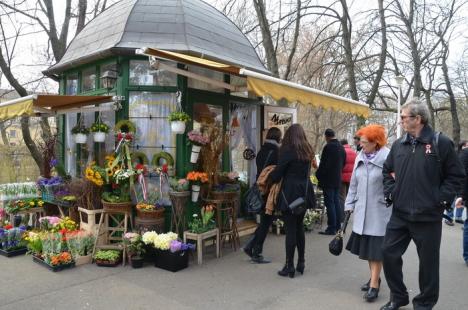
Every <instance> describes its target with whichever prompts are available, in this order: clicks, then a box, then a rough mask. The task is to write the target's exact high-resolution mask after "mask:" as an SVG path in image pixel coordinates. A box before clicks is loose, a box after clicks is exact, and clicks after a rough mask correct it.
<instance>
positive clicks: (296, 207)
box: [281, 165, 310, 215]
mask: <svg viewBox="0 0 468 310" xmlns="http://www.w3.org/2000/svg"><path fill="white" fill-rule="evenodd" d="M307 171H308V172H307V179H306V188H305V195H304V197H299V198H296V199H295V200H294V201H293V202H291V203H288V200H287V199H286V196H285V195H284V192H283V190H281V195H283V199H284V201H286V205H287V206H288V208H289V210H290V211H291V212H292V214H294V215H301V214H304V213H305V212H306V211H307V205H306V199H307V192H308V191H309V178H310V175H309V173H310V165H309V166H308V169H307Z"/></svg>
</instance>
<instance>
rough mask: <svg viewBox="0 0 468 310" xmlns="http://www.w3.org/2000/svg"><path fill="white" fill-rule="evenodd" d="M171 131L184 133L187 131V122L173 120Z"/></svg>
mask: <svg viewBox="0 0 468 310" xmlns="http://www.w3.org/2000/svg"><path fill="white" fill-rule="evenodd" d="M171 131H172V132H173V133H175V134H182V133H184V132H185V122H182V121H172V122H171Z"/></svg>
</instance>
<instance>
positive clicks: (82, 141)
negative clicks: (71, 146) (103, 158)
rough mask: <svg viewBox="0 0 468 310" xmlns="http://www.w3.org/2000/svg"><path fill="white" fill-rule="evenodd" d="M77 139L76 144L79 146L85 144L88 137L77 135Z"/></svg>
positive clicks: (81, 134)
mask: <svg viewBox="0 0 468 310" xmlns="http://www.w3.org/2000/svg"><path fill="white" fill-rule="evenodd" d="M74 136H75V137H74V138H75V142H76V143H78V144H85V143H86V140H87V138H88V136H86V135H85V134H83V133H77V134H75V135H74Z"/></svg>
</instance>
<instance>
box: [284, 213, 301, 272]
mask: <svg viewBox="0 0 468 310" xmlns="http://www.w3.org/2000/svg"><path fill="white" fill-rule="evenodd" d="M304 215H305V213H303V214H301V215H294V214H292V213H289V212H288V213H286V212H285V213H284V214H283V221H284V229H285V231H286V263H289V264H291V265H292V264H293V262H294V252H295V251H296V248H297V254H298V260H299V261H304V253H305V234H304Z"/></svg>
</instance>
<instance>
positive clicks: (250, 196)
mask: <svg viewBox="0 0 468 310" xmlns="http://www.w3.org/2000/svg"><path fill="white" fill-rule="evenodd" d="M271 153H273V151H270V152H268V155H267V158H266V160H265V164H264V165H263V167H262V170H263V168H265V166H266V164H267V163H268V159H269V158H270V155H271ZM264 203H265V202H264V201H263V196H262V193H261V192H260V190H259V188H258V186H257V183H255V184H254V185H253V186H252V187H251V188H249V190H248V191H247V192H246V193H245V204H246V205H247V212H250V213H260V212H261V211H262V208H263V205H264Z"/></svg>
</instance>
